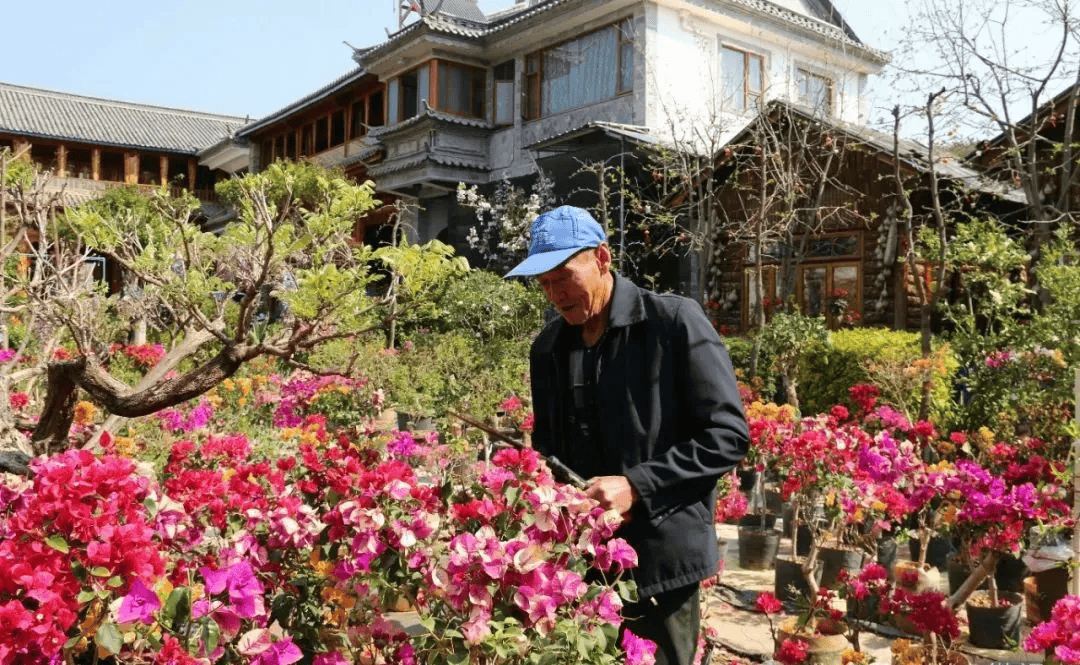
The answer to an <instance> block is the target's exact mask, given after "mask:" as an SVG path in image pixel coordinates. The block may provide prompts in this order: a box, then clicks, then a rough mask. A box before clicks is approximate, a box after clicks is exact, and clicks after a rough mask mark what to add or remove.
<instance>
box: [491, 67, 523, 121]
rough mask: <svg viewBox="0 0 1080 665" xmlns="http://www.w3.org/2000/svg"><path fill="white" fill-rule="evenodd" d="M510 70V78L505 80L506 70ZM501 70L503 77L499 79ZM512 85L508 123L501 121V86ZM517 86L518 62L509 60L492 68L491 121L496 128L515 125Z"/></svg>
mask: <svg viewBox="0 0 1080 665" xmlns="http://www.w3.org/2000/svg"><path fill="white" fill-rule="evenodd" d="M507 69H509V70H510V78H505V76H506V73H505V72H506V70H507ZM499 70H503V74H502V76H503V77H504V78H499V76H500V73H499ZM507 82H509V83H510V88H511V90H510V106H511V108H510V113H509V114H507V117H509V120H508V121H502V122H500V121H499V84H500V83H507ZM516 86H517V60H507V61H506V62H501V63H499V64H497V65H495V66H494V67H492V68H491V121H492V123H493V124H494V125H495V126H496V127H507V126H509V125H513V124H514V109H513V108H512V107H513V105H514V101H513V100H514V88H515V87H516Z"/></svg>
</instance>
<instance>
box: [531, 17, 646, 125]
mask: <svg viewBox="0 0 1080 665" xmlns="http://www.w3.org/2000/svg"><path fill="white" fill-rule="evenodd" d="M633 72H634V42H633V26H632V23H631V20H630V19H627V20H625V21H623V22H621V23H619V24H617V25H612V26H608V27H606V28H601V29H600V30H597V31H595V32H591V33H589V34H587V35H583V36H581V37H578V38H576V39H571V40H570V41H567V42H563V43H562V44H559V45H558V46H554V47H552V48H549V49H547V50H545V51H542V52H540V53H533V54H530V55H529V56H527V57H526V59H525V104H524V109H523V113H524V115H525V117H526V118H527V119H530V120H533V119H536V118H540V117H544V116H548V115H551V114H554V113H559V112H561V111H566V110H568V109H572V108H577V107H579V106H585V105H586V104H591V103H593V102H598V101H601V100H604V99H610V98H612V97H615V96H617V95H620V94H623V93H627V92H630V91H631V90H632V89H633Z"/></svg>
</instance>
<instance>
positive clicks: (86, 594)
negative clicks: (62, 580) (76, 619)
mask: <svg viewBox="0 0 1080 665" xmlns="http://www.w3.org/2000/svg"><path fill="white" fill-rule="evenodd" d="M95 598H97V594H96V593H94V592H93V591H86V590H83V591H80V592H79V595H78V596H75V601H76V602H78V603H79V604H80V605H85V604H86V603H89V602H90V601H91V600H93V599H95Z"/></svg>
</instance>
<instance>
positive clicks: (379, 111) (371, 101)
mask: <svg viewBox="0 0 1080 665" xmlns="http://www.w3.org/2000/svg"><path fill="white" fill-rule="evenodd" d="M382 124H383V94H382V91H381V90H380V91H379V92H373V93H371V96H370V97H368V126H369V127H380V126H381V125H382Z"/></svg>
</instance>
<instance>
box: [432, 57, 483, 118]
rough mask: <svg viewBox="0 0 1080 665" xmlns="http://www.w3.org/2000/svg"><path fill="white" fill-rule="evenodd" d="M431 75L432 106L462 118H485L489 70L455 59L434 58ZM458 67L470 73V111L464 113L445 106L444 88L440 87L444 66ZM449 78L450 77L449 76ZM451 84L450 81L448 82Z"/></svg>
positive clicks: (468, 92)
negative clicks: (478, 106) (478, 105)
mask: <svg viewBox="0 0 1080 665" xmlns="http://www.w3.org/2000/svg"><path fill="white" fill-rule="evenodd" d="M430 67H431V76H432V78H433V80H432V85H431V86H430V87H429V90H430V91H431V92H430V95H431V99H430V100H429V104H430V106H431V108H433V109H436V110H437V111H439V112H441V113H449V114H450V115H455V116H458V117H462V118H476V119H479V120H483V119H484V118H485V117H486V115H487V71H486V70H484V69H481V68H480V67H474V66H472V65H466V64H462V63H460V62H455V61H453V60H432V61H430ZM444 67H445V68H447V69H449V68H458V69H463V70H465V71H466V73H467V74H468V75H469V84H468V91H467V95H468V100H467V101H468V107H469V109H470V111H469V112H468V113H462V112H460V111H453V110H451V109H449V108H446V107H445V104H444V102H443V100H442V96H443V95H440V93H442V92H443V90H442V89H441V87H440V82H441V81H442V72H443V68H444ZM447 78H449V77H447ZM448 85H449V82H448ZM477 103H479V104H480V108H479V110H477V109H476V104H477Z"/></svg>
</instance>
